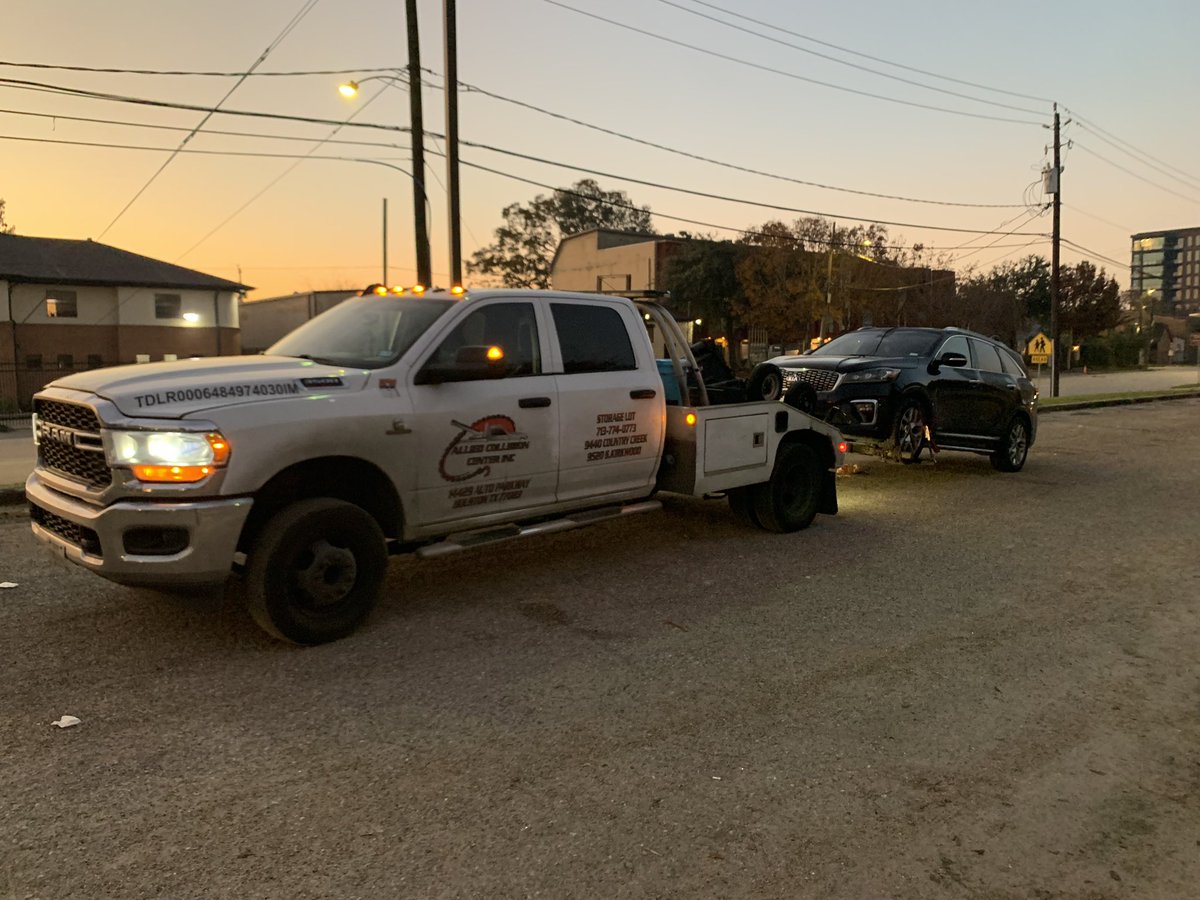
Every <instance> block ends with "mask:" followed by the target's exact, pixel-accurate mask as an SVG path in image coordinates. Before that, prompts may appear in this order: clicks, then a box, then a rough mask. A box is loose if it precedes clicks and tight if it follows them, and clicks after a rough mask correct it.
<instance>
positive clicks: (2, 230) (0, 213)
mask: <svg viewBox="0 0 1200 900" xmlns="http://www.w3.org/2000/svg"><path fill="white" fill-rule="evenodd" d="M12 230H13V227H12V226H11V225H9V224H8V223H7V222H5V221H4V200H3V199H2V198H0V234H11V233H12Z"/></svg>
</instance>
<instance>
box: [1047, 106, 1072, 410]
mask: <svg viewBox="0 0 1200 900" xmlns="http://www.w3.org/2000/svg"><path fill="white" fill-rule="evenodd" d="M1060 149H1061V146H1060V142H1059V124H1058V104H1057V103H1055V104H1054V172H1053V174H1052V176H1051V182H1050V185H1051V187H1052V188H1053V189H1054V225H1053V229H1052V233H1053V236H1052V238H1051V243H1050V340H1051V341H1052V342H1053V343H1052V345H1051V346H1052V347H1053V348H1054V352H1053V353H1051V354H1050V396H1051V397H1057V396H1058V352H1059V346H1058V344H1059V339H1058V245H1059V239H1060V238H1061V236H1062V222H1061V218H1062V168H1061V160H1060V158H1059V152H1060ZM1067 352H1068V353H1070V352H1071V348H1070V347H1068V348H1067Z"/></svg>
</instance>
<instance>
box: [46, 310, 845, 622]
mask: <svg viewBox="0 0 1200 900" xmlns="http://www.w3.org/2000/svg"><path fill="white" fill-rule="evenodd" d="M647 323H649V324H652V325H653V326H654V327H655V329H656V331H657V334H658V336H659V337H658V339H659V341H660V342H661V346H660V352H661V353H662V355H663V356H665V361H663V360H660V359H657V358H656V353H655V348H654V346H653V344H652V342H651V338H650V333H649V331H648V329H647V327H646V324H647ZM668 395H669V396H670V397H671V398H672V399H671V400H670V401H668ZM675 398H678V399H675ZM34 437H35V441H36V442H37V444H38V464H37V467H36V468H35V469H34V471H33V473H32V474H31V475H30V476H29V480H28V482H27V483H26V493H27V495H28V497H29V501H30V510H31V517H32V528H33V533H34V534H35V535H36V536H37V537H38V538H39V539H40V540H42V541H44V542H45V543H47V544H48V545H50V546H51V547H53V548H54V549H55V551H56V552H57V553H61V554H62V555H63V556H64V557H65V558H66V559H68V560H70V561H71V562H73V563H76V564H78V565H80V566H83V567H84V568H87V569H90V570H91V571H93V572H95V573H96V574H98V575H101V576H103V577H105V578H109V579H111V580H113V581H116V582H120V583H124V584H134V585H144V586H149V587H156V588H160V589H165V590H179V589H180V588H186V586H188V585H192V584H206V583H219V582H223V581H224V580H225V579H226V578H227V577H228V576H229V574H230V572H231V571H234V572H236V573H237V574H238V575H239V576H240V579H241V582H242V589H243V591H244V594H245V597H246V601H247V605H248V607H249V609H250V612H251V614H252V615H253V616H254V618H255V620H256V621H257V622H258V623H259V624H260V625H261V626H262V627H263V628H264V629H266V630H267V631H268V632H270V633H271V634H273V635H275V636H276V637H279V638H282V639H285V640H290V641H295V642H297V643H319V642H323V641H328V640H333V639H336V638H339V637H342V636H344V635H346V634H348V633H349V632H350V631H352V630H353V629H354V628H355V627H357V626H358V625H359V624H360V623H361V622H362V621H363V620H364V619H365V618H366V616H367V615H368V614H369V612H370V610H371V608H372V607H373V605H374V603H375V601H376V599H377V597H378V595H379V593H380V591H381V588H382V583H383V580H384V576H385V574H386V569H387V558H388V553H389V552H391V553H415V554H417V555H419V556H435V555H439V554H444V553H450V552H455V551H458V550H462V549H465V548H467V547H471V546H478V545H480V544H483V543H490V542H495V541H501V540H511V539H513V538H517V537H527V536H531V535H536V534H543V533H547V532H552V531H559V530H563V529H567V528H574V527H577V526H580V525H585V524H590V523H593V522H598V521H603V520H605V519H610V518H615V517H620V516H626V515H632V514H636V513H642V512H648V511H652V510H655V509H659V508H660V504H659V502H658V501H657V500H654V499H652V498H653V496H654V494H655V493H656V491H658V490H663V491H669V492H676V493H681V494H691V495H695V496H713V495H716V496H724V497H727V498H728V502H729V505H730V506H731V508H732V509H733V511H734V513H735V514H736V515H737V516H738V517H739V518H741V519H742V520H744V521H745V522H747V523H749V524H753V525H756V526H759V527H761V528H765V529H768V530H771V531H776V532H792V531H796V530H799V529H802V528H805V527H807V526H808V525H809V523H810V522H811V521H812V520H813V518H814V516H815V515H816V514H817V513H818V512H823V513H831V514H832V513H835V512H836V511H837V494H836V486H835V479H834V472H835V470H836V468H837V466H839V465H841V463H842V461H843V458H844V454H845V444H844V443H843V442H842V439H841V435H840V434H839V433H838V432H837V431H836V429H834V428H833V427H832V426H830V425H827V424H825V423H823V422H821V421H819V420H817V419H814V418H813V417H811V416H808V415H806V414H805V413H803V412H801V411H799V410H797V409H793V408H791V407H789V406H787V405H785V404H783V403H781V402H778V401H759V402H741V403H722V404H716V405H713V404H711V403H710V402H709V395H708V390H707V389H706V386H705V382H704V379H703V377H702V374H701V370H700V367H699V366H698V365H697V362H696V358H695V356H694V355H693V353H692V350H691V348H690V347H689V346H688V344H687V341H686V339H685V338H684V335H683V333H682V331H681V330H680V329H679V326H678V325H677V324H676V322H675V320H674V318H673V317H672V316H671V315H670V313H669V312H668V311H667V310H666V309H665V308H664V307H663V306H662V304H660V303H659V302H656V301H653V300H639V301H636V302H635V301H634V300H632V299H630V298H626V297H613V296H604V295H599V294H569V293H562V292H550V291H499V290H484V291H472V292H470V294H469V295H466V294H464V293H462V292H461V291H458V290H456V291H454V292H441V291H436V292H421V293H417V294H413V293H395V292H383V293H382V294H377V293H367V294H365V295H364V296H362V297H360V298H358V299H352V300H348V301H346V302H344V303H342V304H340V305H339V306H337V307H334V308H333V309H331V310H329V311H328V312H326V313H323V314H322V315H320V316H318V317H316V318H315V319H313V320H312V321H310V322H308V323H306V324H305V325H303V326H301V327H300V328H298V329H297V330H296V331H294V332H292V333H291V334H289V335H287V336H286V337H284V338H283V339H282V340H281V341H279V342H278V343H277V344H275V346H273V347H272V348H271V349H270V350H268V351H267V353H266V355H264V356H257V357H249V356H247V357H223V358H214V359H204V360H190V361H180V362H171V363H159V364H149V365H147V364H141V365H136V366H120V367H116V368H111V369H100V370H95V371H91V372H84V373H78V374H74V375H70V376H68V377H66V378H62V379H59V380H57V381H55V382H53V383H51V384H50V385H49V386H48V387H47V388H45V389H44V390H43V391H41V392H40V393H39V394H38V395H37V396H36V398H35V400H34Z"/></svg>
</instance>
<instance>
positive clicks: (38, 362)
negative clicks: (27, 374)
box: [25, 353, 42, 369]
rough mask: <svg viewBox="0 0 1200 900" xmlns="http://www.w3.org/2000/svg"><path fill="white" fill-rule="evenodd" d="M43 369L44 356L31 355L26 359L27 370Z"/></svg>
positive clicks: (38, 354)
mask: <svg viewBox="0 0 1200 900" xmlns="http://www.w3.org/2000/svg"><path fill="white" fill-rule="evenodd" d="M41 367H42V354H40V353H30V354H29V355H28V356H26V357H25V368H27V369H40V368H41Z"/></svg>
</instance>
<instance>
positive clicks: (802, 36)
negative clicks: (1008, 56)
mask: <svg viewBox="0 0 1200 900" xmlns="http://www.w3.org/2000/svg"><path fill="white" fill-rule="evenodd" d="M692 2H693V3H695V4H696V5H697V6H707V7H708V8H709V9H715V10H717V11H718V12H723V13H725V14H726V15H728V16H733V17H734V18H737V19H742V20H744V21H747V22H753V23H754V24H755V25H762V26H763V27H764V28H770V29H773V30H775V31H779V32H782V33H783V34H790V35H791V36H792V37H797V38H800V39H801V40H803V41H809V42H810V43H813V44H819V45H820V46H822V47H829V48H830V49H831V50H838V51H841V52H842V53H849V54H850V55H851V56H857V57H859V58H860V59H869V60H871V61H873V62H877V63H883V64H884V65H885V66H893V67H895V68H897V69H904V70H905V71H907V72H916V73H917V74H918V75H927V76H928V77H930V78H940V79H941V80H942V81H951V82H954V83H955V84H962V85H966V86H967V87H973V88H979V89H980V90H984V91H992V92H993V93H996V94H1007V95H1008V96H1010V97H1020V98H1022V99H1024V100H1035V101H1037V102H1039V103H1052V102H1053V101H1052V100H1051V99H1049V98H1047V97H1038V96H1036V95H1034V94H1022V93H1020V92H1018V91H1009V90H1005V89H1004V88H998V87H992V86H990V85H986V84H980V83H979V82H977V81H967V80H966V79H963V78H954V77H952V76H950V75H939V74H938V73H937V72H931V71H929V70H928V69H918V68H917V67H916V66H909V65H905V64H904V63H898V62H894V61H892V60H889V59H884V58H883V57H880V56H872V55H871V54H869V53H862V52H860V51H858V50H851V49H850V48H849V47H842V46H841V45H839V44H833V43H830V42H829V41H823V40H821V39H820V38H815V37H813V36H812V35H808V34H803V33H801V32H799V31H791V30H789V29H787V28H784V27H783V26H782V25H773V24H771V23H770V22H764V21H763V20H762V19H754V18H751V17H750V16H747V15H743V14H742V13H739V12H734V11H733V10H731V9H726V8H725V7H723V6H718V5H717V4H715V3H707V2H705V0H692Z"/></svg>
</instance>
